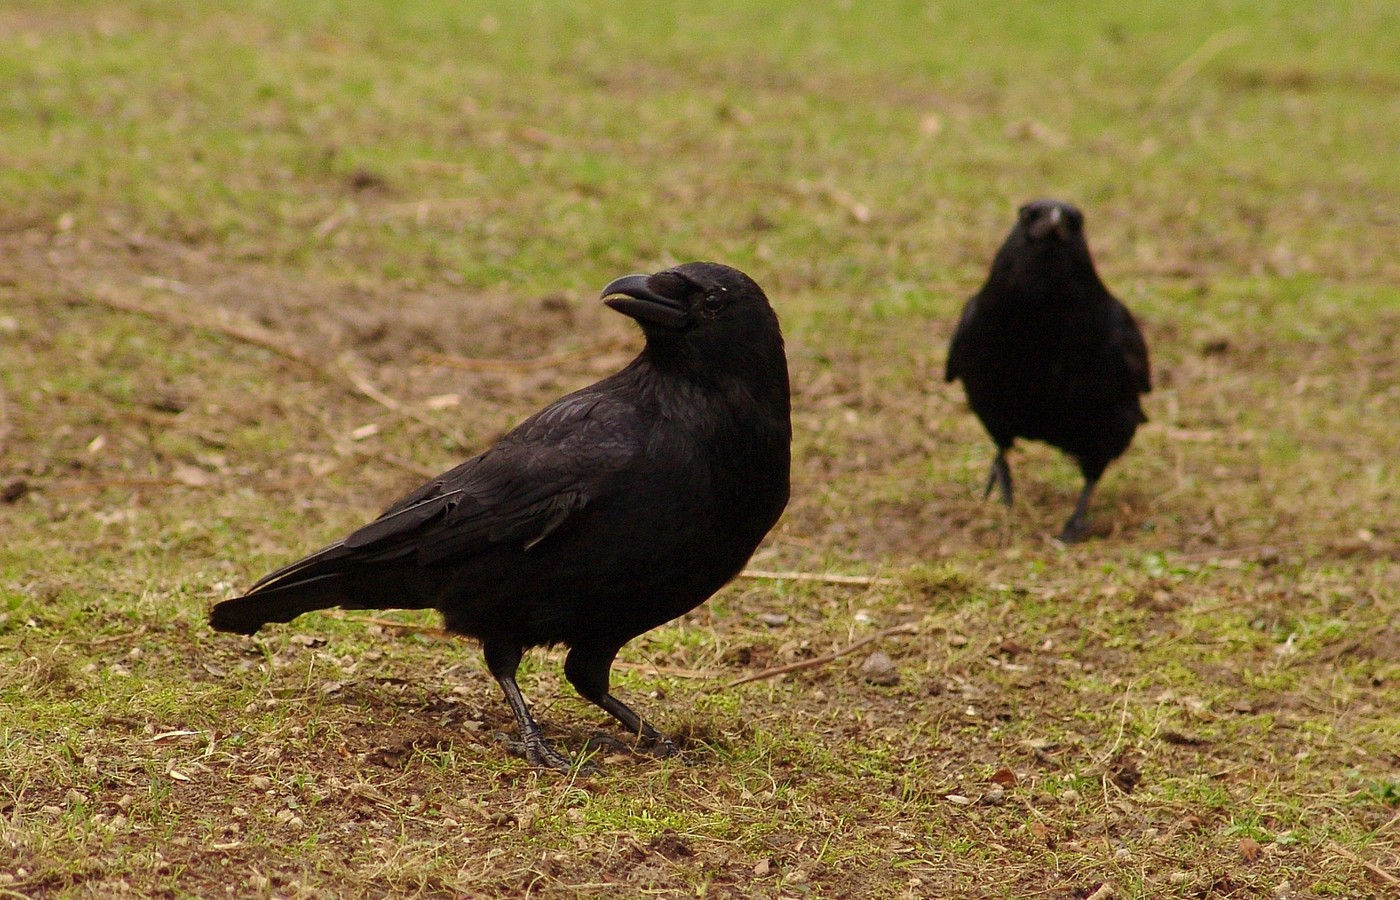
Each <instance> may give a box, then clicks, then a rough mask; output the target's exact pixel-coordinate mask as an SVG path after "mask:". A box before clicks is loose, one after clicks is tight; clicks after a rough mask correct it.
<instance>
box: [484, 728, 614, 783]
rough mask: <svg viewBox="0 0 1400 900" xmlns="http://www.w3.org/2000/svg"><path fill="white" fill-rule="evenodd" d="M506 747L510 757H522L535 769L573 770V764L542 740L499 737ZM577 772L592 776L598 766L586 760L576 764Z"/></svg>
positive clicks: (597, 769)
mask: <svg viewBox="0 0 1400 900" xmlns="http://www.w3.org/2000/svg"><path fill="white" fill-rule="evenodd" d="M501 737H502V738H503V739H504V743H505V745H506V750H507V751H508V752H509V753H510V754H511V755H512V756H519V757H523V758H524V759H525V760H526V761H527V762H529V763H530V765H532V766H534V767H535V768H537V769H554V770H556V771H559V772H571V771H573V770H574V768H575V762H574V760H572V759H569V757H567V756H565V755H564V754H562V753H560V752H559V751H558V750H555V749H554V747H553V745H551V744H550V743H549V741H546V740H545V739H544V738H526V739H525V740H518V739H516V738H513V737H510V736H509V735H501ZM577 767H578V771H579V772H580V773H582V774H585V775H593V774H596V773H597V772H598V771H599V768H598V766H597V765H596V764H595V763H593V762H591V761H588V760H584V761H582V762H580V763H578V766H577Z"/></svg>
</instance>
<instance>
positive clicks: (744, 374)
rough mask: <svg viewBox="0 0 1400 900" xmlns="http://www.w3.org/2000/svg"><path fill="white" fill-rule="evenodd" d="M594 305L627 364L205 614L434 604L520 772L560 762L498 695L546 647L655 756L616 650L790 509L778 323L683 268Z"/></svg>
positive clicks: (745, 282)
mask: <svg viewBox="0 0 1400 900" xmlns="http://www.w3.org/2000/svg"><path fill="white" fill-rule="evenodd" d="M602 296H603V299H604V302H605V303H606V304H607V305H608V306H610V307H612V308H613V309H615V310H617V311H618V312H620V313H623V314H625V315H628V316H631V317H632V318H633V319H635V320H637V322H638V323H639V324H640V325H641V327H642V331H643V332H644V334H645V336H646V346H645V348H644V349H643V350H642V352H641V354H640V355H638V356H637V358H636V359H634V360H633V361H632V362H631V363H630V364H629V365H628V366H627V367H626V368H624V369H622V370H621V371H620V372H617V373H616V374H614V375H612V376H610V377H608V378H605V379H603V380H602V381H600V382H598V383H597V384H594V385H592V386H590V387H586V388H584V389H582V390H580V391H577V392H576V393H573V394H570V395H568V396H567V397H564V398H563V399H561V400H558V401H556V402H555V403H553V404H551V405H550V406H547V407H545V408H544V409H543V410H541V411H540V412H538V413H536V414H535V415H533V416H531V417H530V418H528V419H526V420H525V421H524V422H522V423H521V424H520V425H519V426H518V427H516V428H515V429H514V430H513V431H511V432H510V433H508V434H507V435H505V437H503V438H501V439H500V441H499V442H497V443H496V445H495V446H493V447H491V448H490V449H489V450H487V451H486V452H484V453H482V454H481V455H480V456H477V457H475V458H473V459H469V460H467V461H466V462H464V463H462V464H461V465H459V466H457V467H456V468H455V469H452V470H451V471H450V472H447V473H445V474H443V475H441V476H439V477H438V478H436V479H434V480H433V481H431V482H430V483H428V484H425V485H423V486H422V487H421V488H419V489H418V490H416V491H414V492H412V493H411V494H409V495H408V496H406V497H404V498H403V499H402V500H400V501H398V502H397V503H395V504H394V505H393V506H391V507H389V509H388V510H386V511H385V512H384V514H383V515H381V516H380V517H379V518H378V519H376V520H374V521H373V522H371V523H369V524H368V525H365V526H364V527H363V528H361V529H360V530H359V531H356V532H354V533H353V534H351V535H350V536H349V537H347V538H345V539H344V540H341V541H337V542H336V543H334V544H331V545H330V546H329V547H326V548H325V549H323V550H319V551H317V552H316V553H313V554H312V555H310V556H308V557H306V558H305V559H303V560H301V561H299V562H295V563H292V564H291V565H290V566H287V567H286V568H284V569H280V570H278V571H276V572H273V573H272V574H271V575H268V576H267V577H266V578H264V579H262V580H261V581H259V582H258V583H257V584H255V585H253V587H252V588H251V589H250V590H249V592H248V594H247V595H246V596H244V597H239V598H236V599H233V600H226V601H224V602H222V603H220V604H218V605H217V606H215V607H214V610H213V613H212V615H211V617H210V622H211V624H212V625H213V626H214V628H216V629H218V630H220V631H232V632H237V633H239V634H253V633H254V632H256V631H257V630H258V629H259V628H260V627H262V625H263V624H265V623H267V622H288V621H290V620H292V619H293V618H295V617H296V616H298V615H300V614H302V613H304V612H307V611H309V610H314V609H322V608H325V607H331V606H340V607H344V608H347V609H369V608H386V607H387V608H399V609H423V608H434V609H437V610H438V611H439V612H441V613H442V616H443V619H444V621H445V624H446V627H447V629H448V630H449V631H453V632H456V633H458V634H463V635H468V636H470V637H474V638H476V639H477V640H479V641H480V642H481V647H482V650H483V652H484V653H485V656H486V665H487V667H488V668H489V669H490V671H491V674H492V675H493V676H494V677H495V679H496V681H497V682H499V683H500V685H501V689H502V690H503V691H504V692H505V696H506V701H507V702H508V703H509V704H510V707H511V710H512V712H514V714H515V718H516V721H517V722H518V723H519V726H520V736H521V740H522V742H523V744H524V748H525V754H526V756H527V758H528V759H529V760H530V761H531V762H532V763H533V764H535V765H537V766H547V767H552V768H561V769H562V768H568V767H569V765H570V760H569V759H568V757H566V756H564V755H563V754H561V753H560V752H558V751H557V750H555V749H554V748H553V747H551V746H550V745H549V743H548V742H547V741H546V740H545V738H544V736H543V734H542V732H541V731H540V726H539V724H538V723H537V722H536V721H535V719H534V717H533V716H532V715H531V714H530V710H529V708H528V707H527V706H526V704H525V699H524V697H522V696H521V693H520V688H519V687H518V686H517V685H516V682H515V672H516V668H517V666H518V665H519V664H520V659H521V655H522V654H523V653H524V652H525V651H526V650H527V649H529V648H531V647H535V646H540V645H550V644H564V645H566V646H567V647H568V648H569V654H568V657H567V658H566V659H565V661H564V674H565V676H566V677H567V678H568V679H569V681H570V683H572V684H573V686H574V687H575V688H576V689H577V690H578V692H579V693H580V694H581V695H583V697H584V698H585V699H587V700H589V701H591V702H593V703H595V704H597V705H598V706H600V707H602V708H603V709H604V710H606V711H607V712H608V713H610V714H611V715H612V716H613V717H614V718H616V719H617V720H618V721H619V722H621V723H622V724H623V726H624V727H626V728H627V730H628V731H629V732H632V733H633V734H635V735H638V736H639V737H641V738H642V739H645V740H646V741H647V742H649V743H650V744H651V745H652V746H653V747H654V748H655V750H656V751H657V752H659V753H661V754H662V755H668V756H669V755H671V754H673V753H675V752H676V749H675V746H674V745H673V744H672V743H671V742H670V741H669V740H668V739H666V738H665V737H664V736H663V735H661V734H660V733H659V732H658V731H657V730H656V729H655V728H653V727H652V726H651V725H650V724H648V723H647V722H646V721H645V720H644V719H642V718H641V716H639V715H638V714H637V713H635V712H633V711H632V710H631V709H630V708H629V707H628V706H627V705H626V704H624V703H623V702H622V701H621V700H619V699H617V698H616V697H614V696H613V695H612V694H611V693H609V690H608V680H609V673H610V670H611V667H612V662H613V658H614V657H615V656H616V655H617V652H618V650H619V649H621V647H622V646H623V645H624V644H626V643H627V642H628V641H629V640H631V639H632V638H634V637H636V636H637V635H639V634H642V633H643V632H645V631H647V630H649V629H652V628H655V627H656V626H658V625H661V624H663V623H665V622H669V621H670V620H672V619H674V618H676V617H678V616H680V615H682V614H684V613H686V612H688V611H689V610H691V609H694V608H695V607H696V606H698V605H699V604H701V603H703V602H704V601H705V599H706V598H708V597H709V596H710V595H711V594H713V593H714V592H715V591H717V590H719V589H720V587H722V586H723V585H724V584H725V583H726V582H728V581H729V580H730V579H732V578H733V577H734V576H736V575H738V574H739V571H740V570H741V569H742V568H743V567H744V564H745V563H746V562H747V561H748V559H749V556H750V555H752V553H753V552H754V550H755V548H757V547H758V544H759V542H760V541H761V540H763V537H764V535H766V534H767V533H768V530H769V529H770V528H772V527H773V524H774V523H775V522H777V521H778V516H779V515H780V514H781V513H782V511H783V508H784V507H785V506H786V505H787V501H788V479H789V468H790V454H791V450H790V447H791V442H792V425H791V420H790V415H789V390H788V371H787V358H786V355H785V354H784V351H783V338H782V333H781V331H780V330H779V328H778V318H777V316H776V315H774V313H773V310H772V308H771V307H770V306H769V305H768V299H767V298H766V297H765V296H764V294H763V291H762V289H760V288H759V286H758V285H757V284H755V283H754V282H753V280H752V279H750V278H749V277H748V276H747V275H745V274H744V273H742V272H740V271H738V270H736V269H731V268H729V267H727V266H722V265H717V264H715V263H702V262H695V263H688V264H686V265H682V266H677V267H676V268H673V269H667V270H666V271H663V272H658V273H656V274H654V275H628V276H626V277H624V278H619V279H617V280H616V281H614V282H612V283H611V284H609V285H608V286H607V287H606V288H604V289H603V294H602Z"/></svg>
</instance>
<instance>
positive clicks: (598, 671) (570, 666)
mask: <svg viewBox="0 0 1400 900" xmlns="http://www.w3.org/2000/svg"><path fill="white" fill-rule="evenodd" d="M616 655H617V650H616V649H613V650H607V651H599V650H597V649H593V648H590V649H589V650H582V649H580V648H578V647H575V648H573V649H572V650H570V651H569V656H568V658H567V659H565V660H564V677H566V678H568V679H569V683H570V684H572V685H573V686H574V689H575V690H577V691H578V692H579V695H580V696H582V697H583V699H585V700H587V701H589V702H590V703H593V704H595V705H597V706H598V707H600V708H601V709H603V710H604V711H605V712H607V713H608V714H609V715H610V716H612V717H613V718H614V719H617V721H619V722H621V723H622V727H623V728H626V729H627V730H628V731H629V732H631V733H632V734H635V735H637V737H639V738H641V739H642V740H644V741H646V742H647V743H648V744H650V745H651V747H652V750H653V752H654V753H655V754H656V755H657V756H675V755H676V754H677V753H679V752H680V751H678V750H677V749H676V745H675V744H673V743H671V739H670V738H668V737H666V735H664V734H662V733H661V732H659V731H657V730H656V729H655V728H653V727H652V726H651V724H650V723H649V722H647V721H646V720H645V719H643V718H642V717H641V716H639V715H637V713H636V712H634V711H633V710H632V708H631V707H630V706H628V705H627V704H626V703H623V702H622V701H621V700H619V699H617V697H615V696H613V695H612V694H611V693H610V692H609V691H608V681H609V676H610V673H611V669H612V661H613V657H615V656H616Z"/></svg>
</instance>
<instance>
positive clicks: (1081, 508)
mask: <svg viewBox="0 0 1400 900" xmlns="http://www.w3.org/2000/svg"><path fill="white" fill-rule="evenodd" d="M1098 483H1099V480H1098V479H1097V478H1094V479H1088V478H1086V479H1084V490H1082V491H1080V492H1079V500H1078V501H1077V502H1076V503H1075V504H1074V512H1072V513H1070V516H1069V519H1068V520H1067V521H1066V522H1065V527H1064V529H1063V530H1061V531H1060V536H1059V539H1060V540H1061V541H1062V542H1064V543H1066V544H1077V543H1079V542H1080V541H1082V540H1084V538H1086V537H1088V536H1089V498H1090V497H1092V496H1093V495H1094V488H1095V487H1096V486H1097V485H1098Z"/></svg>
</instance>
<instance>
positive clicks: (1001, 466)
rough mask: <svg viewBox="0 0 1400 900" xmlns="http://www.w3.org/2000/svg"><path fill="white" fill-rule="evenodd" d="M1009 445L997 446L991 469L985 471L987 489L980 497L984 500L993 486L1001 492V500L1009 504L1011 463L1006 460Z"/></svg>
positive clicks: (989, 494)
mask: <svg viewBox="0 0 1400 900" xmlns="http://www.w3.org/2000/svg"><path fill="white" fill-rule="evenodd" d="M1010 449H1011V448H1010V447H997V457H996V459H994V460H992V469H991V471H990V472H988V473H987V489H986V490H984V491H983V492H982V499H983V500H985V499H987V498H988V497H990V496H991V495H992V487H993V486H995V487H997V488H998V489H999V491H1000V493H1001V502H1002V503H1003V504H1004V505H1006V506H1010V505H1011V465H1010V464H1009V463H1007V461H1006V451H1008V450H1010Z"/></svg>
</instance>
